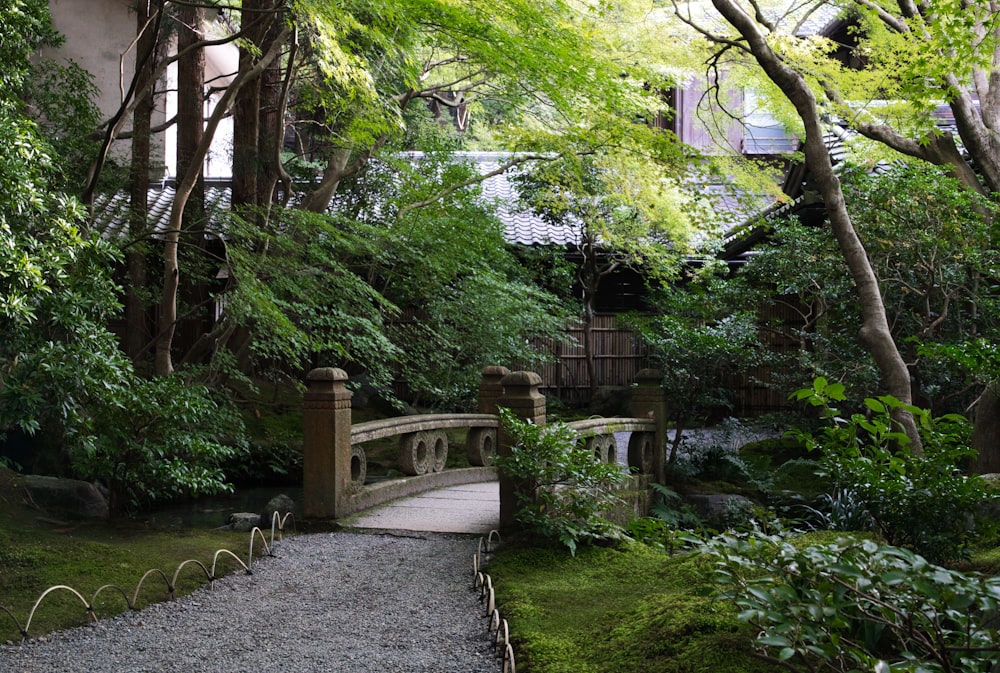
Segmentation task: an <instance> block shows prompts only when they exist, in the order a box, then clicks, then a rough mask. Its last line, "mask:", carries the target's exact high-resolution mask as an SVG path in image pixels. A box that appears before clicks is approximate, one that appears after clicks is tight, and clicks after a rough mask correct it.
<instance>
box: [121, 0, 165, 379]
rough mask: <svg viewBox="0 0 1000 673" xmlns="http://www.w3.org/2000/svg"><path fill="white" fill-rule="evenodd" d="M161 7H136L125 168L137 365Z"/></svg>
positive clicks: (129, 303)
mask: <svg viewBox="0 0 1000 673" xmlns="http://www.w3.org/2000/svg"><path fill="white" fill-rule="evenodd" d="M156 11H162V7H159V6H157V3H154V2H152V0H146V1H145V2H139V3H138V5H137V7H136V33H137V35H138V40H137V42H136V55H137V58H136V80H137V81H136V88H137V90H138V91H139V92H144V93H143V94H142V97H141V98H140V100H139V101H137V104H136V106H135V110H134V112H133V114H132V158H131V164H130V166H129V180H130V189H129V199H130V203H131V209H130V219H129V238H130V239H131V245H129V247H128V249H127V250H126V251H125V268H126V271H127V274H128V282H127V283H126V286H125V299H124V304H125V335H124V347H125V353H126V354H127V355H128V356H129V358H131V360H132V361H133V362H137V361H138V359H139V357H140V354H141V353H142V351H143V349H144V347H145V346H146V343H147V340H148V338H149V334H148V329H147V327H146V303H145V302H144V301H143V299H142V290H143V289H144V288H145V287H146V250H147V246H146V244H145V238H146V234H147V229H148V226H149V225H148V223H147V221H146V220H147V217H148V214H149V207H148V203H147V192H148V190H149V179H150V165H149V162H150V158H149V153H150V143H151V138H150V133H151V131H150V126H151V119H152V115H153V88H152V87H151V86H149V83H150V80H151V79H152V77H153V72H154V70H155V68H156V53H157V45H158V42H159V36H158V35H157V34H156V31H155V29H154V26H153V24H152V23H151V22H150V21H149V19H150V18H151V17H152V15H153V12H156Z"/></svg>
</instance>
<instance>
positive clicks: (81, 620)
mask: <svg viewBox="0 0 1000 673" xmlns="http://www.w3.org/2000/svg"><path fill="white" fill-rule="evenodd" d="M0 472H2V470H0ZM16 488H17V479H16V476H14V475H12V474H11V473H9V472H8V473H6V474H0V606H3V607H6V608H8V609H9V610H10V611H11V612H13V613H14V615H16V617H17V619H18V621H19V622H20V623H21V626H22V627H23V626H24V624H25V622H26V621H27V619H28V615H29V613H30V612H31V609H32V607H33V606H34V604H35V602H36V601H38V599H39V597H40V596H41V595H42V593H43V592H45V591H46V590H47V589H49V588H50V587H53V586H56V585H68V586H70V587H73V588H74V589H75V590H76V591H78V592H79V593H80V594H81V595H82V596H83V597H84V599H85V600H86V601H87V602H91V601H93V602H94V609H95V613H96V615H97V617H98V619H107V618H109V617H112V616H114V615H116V614H119V613H121V612H124V611H125V610H127V609H128V601H127V600H126V598H125V597H124V596H123V592H124V594H125V595H127V596H128V597H129V598H131V597H132V594H133V593H134V592H135V588H136V586H137V585H138V583H139V580H140V579H141V578H142V576H143V575H144V574H145V573H146V571H147V570H149V569H151V568H159V569H160V570H162V571H163V572H164V573H165V574H166V576H167V578H169V579H172V578H173V574H174V571H175V570H176V568H177V566H178V565H179V564H180V563H181V562H182V561H185V560H188V559H197V560H198V561H200V562H201V563H203V564H205V565H206V566H209V567H210V566H211V564H212V557H213V555H214V554H215V552H216V550H218V549H221V548H226V549H231V550H233V552H234V553H236V554H237V555H239V556H240V558H242V559H243V560H244V561H245V560H246V555H247V550H248V541H249V538H248V534H246V533H233V532H230V531H219V530H187V529H159V528H151V527H147V526H145V525H142V524H138V523H135V522H131V521H113V522H107V521H97V522H95V521H57V520H54V519H50V518H47V517H45V516H43V515H41V514H40V513H39V512H38V511H36V510H32V509H27V508H25V507H23V506H22V504H21V501H20V498H19V497H18V496H17V495H16V494H17V490H16ZM255 547H256V552H257V553H259V552H260V551H261V547H262V545H259V544H258V545H255ZM237 570H240V571H241V569H240V567H239V565H238V564H237V562H236V561H235V560H233V559H231V558H229V557H228V556H227V555H222V556H220V561H219V566H218V567H217V575H219V576H222V575H225V574H229V573H232V572H234V571H237ZM205 583H206V578H205V575H204V573H203V572H201V570H200V569H198V568H197V566H193V565H192V566H188V567H187V568H186V569H185V570H184V571H183V572H182V573H181V575H180V577H179V578H178V582H177V587H176V589H177V593H178V595H184V594H187V593H191V592H192V591H194V590H195V589H197V588H199V587H201V586H204V585H205ZM108 584H111V585H116V586H118V587H120V588H121V590H120V591H119V590H116V589H113V588H112V589H106V590H103V591H101V592H100V594H99V595H98V597H97V599H96V600H94V596H95V593H97V591H98V590H99V589H100V588H101V587H102V586H104V585H108ZM168 597H169V594H168V592H167V586H166V582H165V581H164V580H163V579H162V578H161V577H159V576H153V577H151V578H149V579H147V580H146V582H145V583H143V588H142V591H141V592H140V593H139V597H138V601H137V603H138V606H139V607H144V606H146V605H149V604H150V603H152V602H157V601H163V600H167V599H168ZM85 623H87V612H86V608H85V606H84V604H83V602H81V601H80V599H79V598H77V597H76V596H74V595H73V594H72V593H70V592H69V591H66V590H57V591H55V592H53V593H51V594H49V595H48V596H46V597H45V599H44V600H43V601H42V603H41V605H40V606H39V608H38V610H37V611H36V613H35V616H34V617H33V618H32V621H31V626H30V629H29V635H31V636H32V637H37V636H40V635H43V634H45V633H48V632H50V631H53V630H57V629H63V628H67V627H71V626H80V625H83V624H85ZM20 637H21V634H20V632H19V631H18V628H17V626H16V624H15V622H14V620H13V619H11V618H10V617H9V616H8V615H7V614H6V613H5V612H3V611H2V610H0V642H4V641H8V640H15V641H16V640H19V639H20Z"/></svg>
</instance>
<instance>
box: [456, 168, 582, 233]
mask: <svg viewBox="0 0 1000 673" xmlns="http://www.w3.org/2000/svg"><path fill="white" fill-rule="evenodd" d="M514 156H516V155H511V154H509V153H505V152H461V153H458V154H457V155H455V158H456V160H458V161H465V162H468V163H470V164H472V165H473V166H475V167H476V170H477V171H478V172H479V174H480V175H487V174H491V173H494V172H495V171H497V170H499V169H500V168H501V167H502V166H504V165H505V164H508V163H510V161H511V159H512V158H514ZM519 170H520V169H519V168H517V167H514V168H511V169H509V170H507V171H505V172H503V173H498V174H496V175H490V177H488V178H486V179H485V180H484V181H483V183H482V185H481V189H482V194H483V198H484V199H485V200H486V201H487V202H489V203H490V204H492V205H493V206H495V207H496V214H497V217H498V218H499V219H500V221H501V222H503V225H504V231H505V237H506V239H507V242H508V243H518V244H521V245H576V244H578V243H579V242H580V227H578V226H573V225H570V224H553V223H550V222H547V221H546V220H544V219H543V218H542V217H540V216H539V215H536V214H535V213H533V212H531V210H530V209H527V208H525V207H523V206H522V205H521V199H520V196H519V195H518V192H517V187H516V186H515V185H514V183H513V182H511V180H510V178H511V176H513V175H516V174H517V173H518V172H519Z"/></svg>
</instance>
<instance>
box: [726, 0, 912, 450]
mask: <svg viewBox="0 0 1000 673" xmlns="http://www.w3.org/2000/svg"><path fill="white" fill-rule="evenodd" d="M712 4H713V5H715V8H716V9H717V10H718V11H719V12H720V13H721V14H722V15H723V17H725V19H726V21H728V22H729V23H730V24H731V25H732V26H733V27H734V28H736V30H737V31H739V33H740V35H742V36H743V38H744V40H746V45H747V47H748V49H749V50H750V53H751V54H752V55H753V57H754V58H755V59H756V60H757V63H758V64H759V65H760V66H761V68H762V69H763V70H764V72H765V74H766V75H767V76H768V77H769V78H770V79H771V81H773V82H774V83H775V85H777V86H778V88H779V89H781V91H782V93H783V94H784V95H785V96H786V97H787V98H788V100H789V101H790V102H791V103H792V105H793V106H794V107H795V110H796V112H797V113H798V115H799V117H800V118H801V119H802V122H803V124H804V125H805V132H806V140H805V155H806V164H807V165H808V166H809V169H810V171H811V172H812V174H813V175H814V177H815V179H816V182H817V184H818V186H819V190H820V193H821V194H822V196H823V201H824V205H825V207H826V211H827V215H828V216H829V218H830V227H831V229H832V230H833V233H834V236H835V237H836V239H837V243H838V245H839V246H840V250H841V254H842V255H843V257H844V261H845V262H846V263H847V267H848V269H849V270H850V273H851V276H852V278H853V279H854V284H855V287H856V289H857V293H858V300H859V303H860V305H861V311H862V316H863V321H862V325H861V329H860V337H861V339H862V341H863V342H864V343H865V344H866V345H867V346H868V349H869V351H870V352H871V354H872V356H873V357H874V359H875V363H876V365H877V366H878V368H879V372H880V373H881V375H882V382H883V385H884V386H885V388H886V391H887V392H888V393H889V394H890V395H892V396H894V397H896V398H897V399H899V400H900V401H902V402H904V403H906V404H909V403H910V401H911V390H910V374H909V371H908V370H907V367H906V363H905V362H904V361H903V357H902V355H900V352H899V349H898V348H897V347H896V343H895V341H893V338H892V332H891V330H890V328H889V322H888V319H887V317H886V312H885V305H884V304H883V302H882V294H881V292H880V290H879V284H878V278H877V277H876V275H875V271H874V269H872V266H871V263H870V262H869V260H868V255H867V253H866V251H865V248H864V245H863V244H862V242H861V239H860V238H859V237H858V235H857V232H856V231H855V229H854V225H853V223H852V222H851V218H850V215H849V214H848V213H847V207H846V205H845V203H844V194H843V191H842V190H841V187H840V180H839V179H838V178H837V176H836V174H835V173H834V171H833V163H832V161H831V159H830V153H829V150H828V149H827V147H826V144H825V142H824V140H823V128H822V125H821V122H820V117H819V111H818V110H817V107H816V98H815V97H814V95H813V93H812V90H811V89H810V88H809V84H808V82H806V80H805V78H804V77H803V76H802V75H801V74H800V73H798V72H797V71H795V70H793V69H791V68H789V67H788V66H786V65H785V64H784V63H783V62H782V60H781V59H780V58H779V57H778V55H777V54H775V53H774V52H773V51H772V50H771V47H770V45H769V44H768V42H767V39H766V37H765V35H764V34H763V33H762V32H761V31H760V29H759V27H758V24H757V22H756V21H755V20H754V18H753V17H751V16H750V15H748V14H747V13H746V12H744V11H743V9H742V8H740V7H739V6H737V5H736V4H735V3H734V2H733V0H712ZM895 419H896V421H897V422H898V423H899V424H900V425H901V426H902V429H903V430H904V431H905V433H906V435H907V436H908V437H909V438H910V441H911V442H912V448H913V449H914V450H916V451H919V450H920V447H921V442H920V434H919V432H918V431H917V426H916V423H915V422H914V420H913V416H912V415H911V414H910V413H908V412H900V413H898V414H896V416H895Z"/></svg>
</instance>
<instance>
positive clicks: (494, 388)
mask: <svg viewBox="0 0 1000 673" xmlns="http://www.w3.org/2000/svg"><path fill="white" fill-rule="evenodd" d="M508 374H510V370H509V369H507V368H506V367H498V366H496V365H491V366H489V367H485V368H483V376H482V378H481V379H479V406H478V411H479V413H481V414H495V413H496V412H497V406H498V404H499V401H500V398H501V397H502V396H503V384H502V383H501V381H502V380H503V377H505V376H507V375H508Z"/></svg>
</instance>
